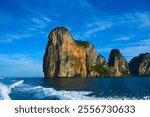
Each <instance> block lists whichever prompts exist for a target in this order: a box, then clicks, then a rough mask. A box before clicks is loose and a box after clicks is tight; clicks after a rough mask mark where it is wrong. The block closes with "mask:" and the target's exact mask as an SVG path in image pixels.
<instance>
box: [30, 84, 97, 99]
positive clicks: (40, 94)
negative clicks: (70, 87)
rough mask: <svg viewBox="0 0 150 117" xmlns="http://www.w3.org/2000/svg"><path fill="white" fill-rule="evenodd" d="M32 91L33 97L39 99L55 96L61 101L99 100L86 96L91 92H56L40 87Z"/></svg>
mask: <svg viewBox="0 0 150 117" xmlns="http://www.w3.org/2000/svg"><path fill="white" fill-rule="evenodd" d="M32 91H36V93H35V95H34V96H35V97H37V98H39V99H43V98H44V97H49V96H56V97H58V98H60V99H63V100H92V99H93V100H94V99H100V98H97V97H94V96H87V95H89V94H91V93H92V92H91V91H65V90H61V91H56V90H55V89H53V88H44V87H42V86H37V87H34V88H33V89H32Z"/></svg>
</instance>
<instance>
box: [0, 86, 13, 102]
mask: <svg viewBox="0 0 150 117" xmlns="http://www.w3.org/2000/svg"><path fill="white" fill-rule="evenodd" d="M10 92H11V90H10V89H9V88H8V87H7V86H6V85H4V84H2V83H0V100H10V97H9V94H10Z"/></svg>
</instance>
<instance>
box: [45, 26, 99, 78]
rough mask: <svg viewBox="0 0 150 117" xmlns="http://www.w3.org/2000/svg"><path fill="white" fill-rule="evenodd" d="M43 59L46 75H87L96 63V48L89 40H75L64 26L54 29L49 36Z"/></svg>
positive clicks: (51, 76)
mask: <svg viewBox="0 0 150 117" xmlns="http://www.w3.org/2000/svg"><path fill="white" fill-rule="evenodd" d="M48 38H49V42H48V44H47V48H46V52H45V55H44V61H43V71H44V75H45V77H48V78H49V77H50V78H54V77H87V76H88V73H89V70H90V67H91V66H92V65H95V64H96V59H97V53H96V49H95V48H94V47H93V46H92V45H91V44H90V43H88V42H82V41H75V40H74V39H73V37H72V35H71V34H70V32H69V31H68V29H66V28H64V27H58V28H55V29H54V30H52V32H51V33H50V34H49V36H48Z"/></svg>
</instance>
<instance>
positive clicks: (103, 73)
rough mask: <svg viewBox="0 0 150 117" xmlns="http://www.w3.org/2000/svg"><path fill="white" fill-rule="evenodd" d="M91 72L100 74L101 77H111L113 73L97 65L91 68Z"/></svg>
mask: <svg viewBox="0 0 150 117" xmlns="http://www.w3.org/2000/svg"><path fill="white" fill-rule="evenodd" d="M90 70H91V71H94V72H98V73H99V75H100V76H110V75H111V71H110V69H109V68H106V67H104V66H102V65H95V66H92V67H91V68H90Z"/></svg>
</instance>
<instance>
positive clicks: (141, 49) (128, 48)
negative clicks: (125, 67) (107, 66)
mask: <svg viewBox="0 0 150 117" xmlns="http://www.w3.org/2000/svg"><path fill="white" fill-rule="evenodd" d="M113 48H118V49H119V50H120V51H121V53H122V55H123V56H124V57H125V58H126V60H127V61H130V60H131V59H132V58H133V57H135V56H138V55H139V54H141V53H147V52H150V39H146V40H141V41H138V42H135V43H128V44H124V45H122V46H120V45H119V46H118V45H115V46H112V45H111V46H109V45H107V47H104V48H99V49H98V50H97V52H99V53H102V54H103V53H105V54H109V53H110V51H111V49H113Z"/></svg>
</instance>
